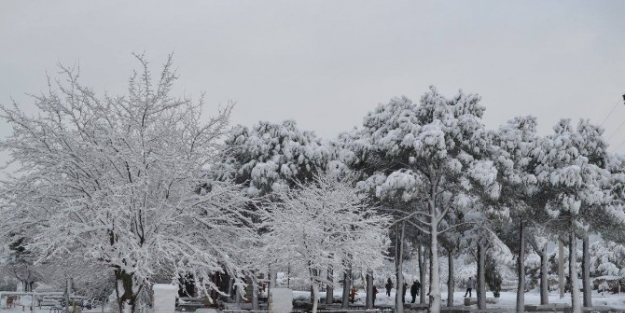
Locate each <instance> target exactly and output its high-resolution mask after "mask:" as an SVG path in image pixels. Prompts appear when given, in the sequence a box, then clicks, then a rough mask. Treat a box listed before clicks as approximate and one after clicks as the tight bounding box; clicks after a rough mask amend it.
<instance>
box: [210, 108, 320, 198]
mask: <svg viewBox="0 0 625 313" xmlns="http://www.w3.org/2000/svg"><path fill="white" fill-rule="evenodd" d="M224 146H225V147H224V150H223V152H222V153H221V157H220V161H219V162H218V163H217V164H216V166H214V167H213V168H212V170H211V171H212V173H213V175H214V176H215V177H217V178H218V179H220V180H233V181H234V182H236V183H238V184H242V185H244V186H246V190H245V191H246V194H247V195H249V196H259V195H265V194H267V193H270V192H272V191H274V190H281V189H284V188H291V187H293V186H295V185H296V184H298V182H306V181H309V180H312V179H313V178H314V176H315V175H318V174H319V173H322V172H323V171H324V170H325V169H326V168H327V166H328V161H329V158H330V150H329V149H328V146H327V145H326V144H324V143H323V142H322V141H321V139H319V138H318V137H317V136H315V134H314V133H313V132H309V131H301V130H300V129H298V128H297V124H296V123H295V121H292V120H287V121H284V122H282V123H281V124H274V123H269V122H262V121H261V122H259V123H258V124H256V125H254V127H252V129H248V128H247V127H244V126H240V125H239V126H235V127H234V128H233V129H232V130H231V131H230V132H229V134H228V136H227V137H226V140H225V145H224Z"/></svg>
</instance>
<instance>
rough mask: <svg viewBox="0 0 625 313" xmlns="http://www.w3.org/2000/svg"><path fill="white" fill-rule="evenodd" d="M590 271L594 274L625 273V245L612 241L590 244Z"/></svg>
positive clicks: (612, 274)
mask: <svg viewBox="0 0 625 313" xmlns="http://www.w3.org/2000/svg"><path fill="white" fill-rule="evenodd" d="M590 254H591V255H592V257H591V258H590V272H591V274H593V276H623V275H625V246H623V245H621V244H618V243H615V242H612V241H602V240H601V241H596V242H594V243H592V244H591V245H590Z"/></svg>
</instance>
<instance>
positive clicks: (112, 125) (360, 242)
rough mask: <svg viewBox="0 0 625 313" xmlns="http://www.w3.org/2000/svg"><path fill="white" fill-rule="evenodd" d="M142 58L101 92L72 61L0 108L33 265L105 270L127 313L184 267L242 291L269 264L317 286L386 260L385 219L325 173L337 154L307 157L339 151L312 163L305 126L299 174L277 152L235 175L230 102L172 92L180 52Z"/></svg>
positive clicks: (4, 192)
mask: <svg viewBox="0 0 625 313" xmlns="http://www.w3.org/2000/svg"><path fill="white" fill-rule="evenodd" d="M136 58H137V60H138V61H139V63H140V65H141V70H140V71H139V72H135V73H134V74H133V76H132V77H131V78H130V80H129V88H128V93H127V95H125V96H118V97H113V96H109V95H105V96H104V97H97V96H96V95H95V93H94V92H93V91H92V90H91V89H89V88H87V87H85V86H83V85H82V84H81V83H80V82H79V80H78V74H79V71H78V70H77V69H69V68H61V70H62V71H63V73H64V74H65V75H64V78H65V80H64V81H61V80H55V81H51V83H50V87H49V91H48V93H46V94H42V95H36V96H33V98H34V100H35V101H34V104H35V107H36V111H35V112H34V113H33V114H29V113H28V112H25V111H24V110H22V109H20V107H19V105H18V104H16V103H14V104H13V105H12V106H1V107H0V112H1V115H2V117H3V118H4V120H5V121H6V122H7V123H8V124H9V125H11V126H12V127H13V134H12V135H11V136H10V137H8V138H6V139H5V140H3V141H2V142H0V148H1V149H2V150H4V151H6V152H8V153H9V154H10V157H11V161H12V163H13V164H14V165H15V166H17V167H18V168H19V169H18V170H17V171H16V172H15V173H12V174H11V176H10V177H9V178H8V179H7V180H5V181H3V182H2V189H1V197H0V199H1V200H0V201H2V212H1V214H0V215H1V216H2V217H3V218H2V225H1V226H0V229H1V234H0V236H2V238H3V239H4V240H3V242H17V241H19V245H20V246H23V248H24V249H25V250H26V251H27V253H28V255H29V256H31V258H32V263H34V264H35V265H40V266H43V265H49V264H58V265H64V269H65V270H66V272H65V273H67V274H68V275H70V276H78V275H73V274H72V273H71V272H68V271H67V270H69V271H72V268H75V269H80V268H93V267H92V266H93V265H100V266H102V267H104V268H106V269H107V270H108V271H110V273H111V274H112V275H113V276H114V279H115V281H116V284H115V286H114V290H115V294H116V295H117V299H118V306H119V310H120V312H121V311H122V309H123V307H124V306H125V305H128V306H130V307H131V309H132V311H134V309H135V308H136V307H137V305H139V304H140V303H141V302H144V301H145V300H146V299H149V297H148V296H146V295H147V292H148V289H149V286H150V285H151V284H153V283H155V282H175V283H178V279H179V277H193V278H194V281H195V282H196V285H197V287H198V288H199V290H200V291H201V292H204V293H206V294H208V293H209V292H210V291H215V290H218V286H217V284H216V282H215V281H214V280H213V279H212V277H213V275H214V274H215V273H220V272H222V273H227V274H228V275H229V277H230V278H231V279H232V280H233V281H232V285H234V286H236V287H237V288H238V289H239V292H241V291H242V290H243V287H244V286H245V280H246V278H247V277H252V278H253V279H255V278H256V274H257V273H258V272H259V271H260V270H263V269H265V268H266V267H267V266H268V265H270V266H272V267H274V268H277V267H279V266H281V265H283V264H285V262H290V263H291V265H293V266H297V265H301V267H302V268H303V269H305V270H306V271H307V272H309V273H310V274H309V275H308V277H309V279H310V281H311V284H312V285H313V286H318V284H319V283H320V282H322V281H325V280H326V279H325V278H322V277H320V273H321V272H322V270H326V269H327V268H329V267H331V268H333V269H334V270H336V271H342V270H343V269H344V268H346V267H348V266H349V267H353V266H358V265H359V264H361V263H362V264H367V265H366V266H367V268H370V266H375V265H376V264H379V263H381V261H382V259H383V250H384V248H385V246H386V240H387V238H388V236H387V235H386V228H387V227H386V226H387V224H388V218H386V217H385V216H382V215H374V214H370V213H369V211H368V210H367V209H366V207H365V205H363V204H361V202H360V200H359V198H358V197H357V195H356V193H355V190H353V189H351V188H349V187H350V184H349V182H346V180H345V178H344V177H341V176H332V175H330V174H327V175H326V174H325V163H320V162H325V161H326V159H323V158H322V159H320V160H315V161H314V162H318V163H315V164H312V163H309V162H313V159H315V158H317V154H323V155H324V156H325V157H326V158H327V157H328V153H326V152H324V151H316V152H313V154H314V155H312V156H311V158H310V159H309V160H308V161H307V160H304V158H306V156H308V155H309V153H310V151H308V150H307V149H309V148H310V147H313V146H314V144H315V142H317V141H318V140H317V139H314V138H313V136H312V135H310V134H307V135H304V137H306V136H308V137H310V138H311V140H312V141H311V142H307V143H306V145H305V147H304V149H305V150H306V151H303V150H302V151H297V150H298V149H300V150H301V148H298V147H290V148H292V150H291V153H295V154H297V158H299V161H298V163H297V164H289V165H287V166H288V168H287V166H285V167H283V168H282V169H281V171H282V172H284V173H287V172H288V171H291V173H290V174H285V175H287V176H288V179H286V180H283V179H279V180H276V181H273V180H272V177H271V175H272V171H275V168H273V167H272V166H273V165H272V164H269V163H267V164H266V166H264V167H262V166H257V167H254V168H248V167H246V166H245V164H243V163H241V164H235V166H239V165H241V166H239V167H238V168H236V170H235V172H236V173H237V174H236V175H232V176H224V175H226V174H227V173H226V172H225V170H226V169H227V167H228V166H231V165H232V164H230V160H231V159H232V158H233V159H234V160H235V161H240V160H241V159H240V158H241V155H239V154H238V151H236V150H231V149H226V150H224V147H223V143H224V141H223V139H224V135H226V134H227V133H229V132H228V122H229V117H230V113H231V111H232V108H233V105H232V104H228V105H226V106H224V107H221V108H219V109H218V110H217V112H216V113H215V115H213V116H212V117H209V118H206V117H205V116H203V115H202V109H203V102H202V100H201V99H200V101H192V100H191V99H187V98H175V97H172V96H171V95H170V91H171V88H172V87H173V83H174V82H175V80H176V78H177V76H176V74H175V73H174V72H173V71H172V61H171V57H170V58H169V59H168V61H167V62H166V64H165V66H164V68H163V70H162V72H161V73H160V75H158V76H157V78H156V79H154V78H153V77H152V74H151V73H150V70H149V66H148V64H147V62H146V61H145V58H144V57H143V56H142V55H136ZM293 126H294V125H293ZM236 131H237V130H235V131H234V133H230V134H231V135H232V134H236ZM277 138H278V137H276V139H277ZM266 139H268V138H266ZM236 140H239V139H236ZM262 148H263V149H264V148H265V147H262ZM319 148H320V149H325V148H324V146H322V145H319ZM261 152H262V151H261ZM242 153H244V154H247V155H244V156H243V158H247V160H248V161H245V162H250V161H249V160H253V159H255V158H256V159H255V160H256V162H259V163H260V162H263V161H264V160H260V159H258V158H257V157H258V156H257V155H254V154H253V153H254V151H251V150H250V151H242ZM248 169H249V171H248ZM233 173H234V172H233ZM289 175H290V176H289ZM282 182H285V183H286V184H284V185H281V186H278V184H280V183H282ZM304 187H305V188H304ZM365 243H366V244H365ZM358 246H361V247H367V249H357V247H358ZM77 272H78V270H76V273H77ZM76 278H78V277H76ZM98 279H101V278H100V277H98ZM104 281H105V282H106V281H108V280H104ZM253 285H254V286H256V285H257V284H256V281H254V282H253ZM220 292H222V293H223V292H225V291H220ZM254 294H255V295H256V293H254Z"/></svg>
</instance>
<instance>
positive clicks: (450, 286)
mask: <svg viewBox="0 0 625 313" xmlns="http://www.w3.org/2000/svg"><path fill="white" fill-rule="evenodd" d="M447 253H448V254H447V264H448V265H447V266H448V267H447V269H448V272H449V274H448V275H447V276H448V278H447V306H449V307H451V306H454V289H455V288H454V287H455V281H454V257H453V254H452V250H447Z"/></svg>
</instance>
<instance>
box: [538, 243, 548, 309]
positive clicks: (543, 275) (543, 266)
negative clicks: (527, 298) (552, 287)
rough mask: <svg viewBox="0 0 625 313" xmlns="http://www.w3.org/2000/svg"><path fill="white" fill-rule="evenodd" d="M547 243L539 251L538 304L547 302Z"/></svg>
mask: <svg viewBox="0 0 625 313" xmlns="http://www.w3.org/2000/svg"><path fill="white" fill-rule="evenodd" d="M547 261H548V260H547V245H546V244H545V246H544V247H543V249H542V250H541V251H540V304H543V305H544V304H549V270H548V269H547V265H548V263H547Z"/></svg>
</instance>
